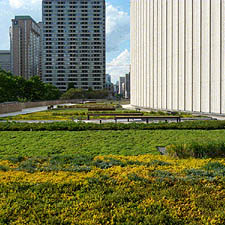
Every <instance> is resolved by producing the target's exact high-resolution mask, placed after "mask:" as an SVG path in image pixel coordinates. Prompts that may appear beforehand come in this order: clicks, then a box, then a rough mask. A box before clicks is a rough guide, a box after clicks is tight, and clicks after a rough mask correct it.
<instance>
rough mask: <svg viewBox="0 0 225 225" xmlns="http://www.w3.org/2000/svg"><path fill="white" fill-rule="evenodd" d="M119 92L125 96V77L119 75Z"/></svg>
mask: <svg viewBox="0 0 225 225" xmlns="http://www.w3.org/2000/svg"><path fill="white" fill-rule="evenodd" d="M119 94H120V95H122V96H123V97H125V77H120V80H119Z"/></svg>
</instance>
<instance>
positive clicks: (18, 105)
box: [0, 99, 81, 114]
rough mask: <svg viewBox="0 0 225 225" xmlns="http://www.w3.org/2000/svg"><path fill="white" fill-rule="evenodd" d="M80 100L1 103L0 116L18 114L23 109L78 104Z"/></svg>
mask: <svg viewBox="0 0 225 225" xmlns="http://www.w3.org/2000/svg"><path fill="white" fill-rule="evenodd" d="M80 101H81V100H79V99H74V100H55V101H41V102H25V103H22V102H9V103H1V104H0V114H4V113H11V112H19V111H22V110H23V109H27V108H34V107H41V106H48V105H58V104H66V103H79V102H80Z"/></svg>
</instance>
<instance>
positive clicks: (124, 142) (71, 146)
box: [0, 130, 225, 162]
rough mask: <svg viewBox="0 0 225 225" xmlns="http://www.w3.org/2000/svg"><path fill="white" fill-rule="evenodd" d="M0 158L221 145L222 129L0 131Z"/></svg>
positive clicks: (224, 133)
mask: <svg viewBox="0 0 225 225" xmlns="http://www.w3.org/2000/svg"><path fill="white" fill-rule="evenodd" d="M0 140H1V141H0V157H1V158H2V157H8V158H9V157H11V158H12V160H14V161H15V162H17V161H18V162H19V161H22V160H23V157H35V156H39V157H40V156H56V159H57V157H58V156H59V155H72V156H73V155H74V154H76V155H78V156H79V155H81V159H79V160H82V159H83V158H82V157H83V156H85V157H87V156H90V157H94V156H97V155H109V154H112V155H140V154H149V153H153V154H159V153H158V151H157V150H156V146H159V145H160V146H167V145H170V144H181V143H190V142H193V141H194V142H202V143H204V142H208V141H221V142H223V141H224V142H225V130H213V131H204V130H155V131H154V130H124V131H120V130H119V131H107V130H106V131H80V132H68V131H51V132H50V131H34V132H30V131H25V132H14V131H12V132H8V131H5V132H0Z"/></svg>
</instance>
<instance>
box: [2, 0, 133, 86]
mask: <svg viewBox="0 0 225 225" xmlns="http://www.w3.org/2000/svg"><path fill="white" fill-rule="evenodd" d="M129 7H130V3H129V0H106V40H107V42H106V49H107V52H106V57H107V58H106V62H107V73H109V74H111V75H112V80H113V82H115V81H116V80H118V77H119V76H123V75H125V73H127V72H128V71H129V66H128V65H129V63H130V53H129V48H130V47H129V45H130V42H129V39H130V34H129V30H130V28H129V25H130V24H129V10H130V9H129ZM15 15H30V16H31V17H33V19H34V20H35V21H37V22H39V21H41V0H0V50H5V49H9V27H10V25H11V19H12V18H14V17H15Z"/></svg>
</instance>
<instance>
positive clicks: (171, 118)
mask: <svg viewBox="0 0 225 225" xmlns="http://www.w3.org/2000/svg"><path fill="white" fill-rule="evenodd" d="M114 119H115V123H117V120H121V119H127V121H128V122H130V119H142V120H145V121H146V123H149V120H164V121H165V122H168V120H176V121H177V123H179V122H181V118H180V116H115V118H114Z"/></svg>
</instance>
